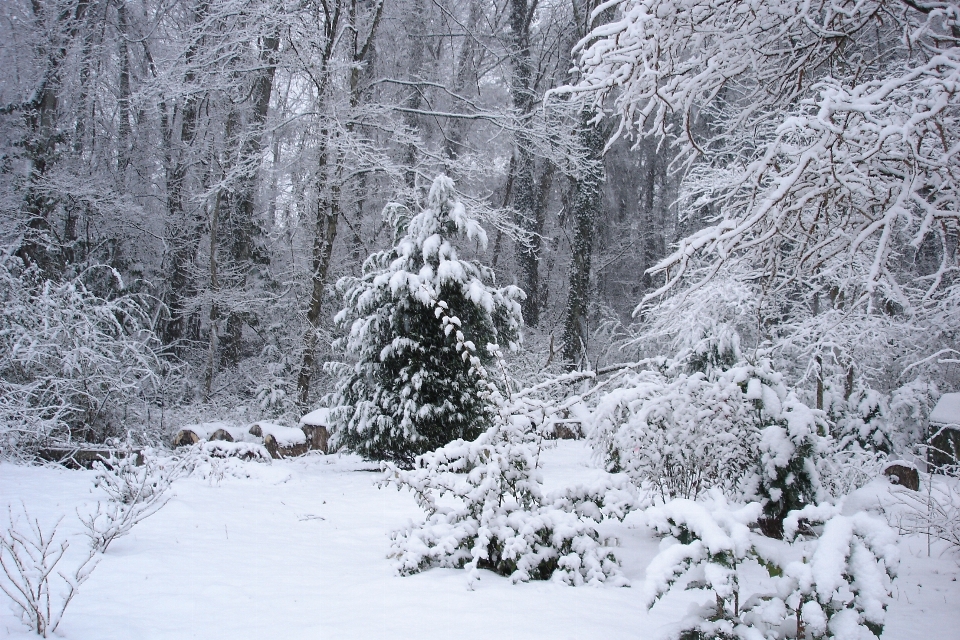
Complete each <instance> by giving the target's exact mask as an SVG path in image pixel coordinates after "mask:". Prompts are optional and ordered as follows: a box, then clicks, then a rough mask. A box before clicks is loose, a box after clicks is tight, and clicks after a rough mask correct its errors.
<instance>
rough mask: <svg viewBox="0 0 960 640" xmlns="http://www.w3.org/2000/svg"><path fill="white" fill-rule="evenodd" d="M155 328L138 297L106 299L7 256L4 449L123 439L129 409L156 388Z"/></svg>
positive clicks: (1, 394)
mask: <svg viewBox="0 0 960 640" xmlns="http://www.w3.org/2000/svg"><path fill="white" fill-rule="evenodd" d="M148 326H149V320H148V318H147V316H146V314H145V313H144V311H143V309H142V308H141V307H140V306H139V304H138V303H137V301H136V300H135V299H134V298H132V297H129V296H120V297H118V298H115V299H111V300H105V299H102V298H99V297H97V296H96V295H94V294H93V293H92V292H90V291H89V290H87V289H86V287H85V286H84V284H83V282H82V280H81V279H79V278H77V279H75V280H71V281H68V282H62V283H57V282H52V281H49V280H43V279H42V278H40V277H39V276H38V275H37V273H36V272H35V271H33V270H30V269H24V268H23V267H22V265H20V264H19V261H18V260H17V259H16V258H13V257H11V256H9V255H3V256H0V438H2V440H0V448H2V449H3V450H6V451H8V452H9V451H10V450H11V449H13V448H18V447H23V446H28V445H36V444H40V443H42V442H44V441H45V440H47V439H48V438H51V437H55V438H66V439H72V438H79V439H82V440H94V441H101V442H102V441H103V439H104V438H106V437H108V436H111V435H113V434H114V433H115V432H117V431H118V429H119V421H120V420H121V419H122V409H123V406H124V404H125V403H127V402H129V401H130V400H131V399H132V398H135V397H136V396H137V395H138V394H139V393H140V392H141V391H142V390H143V389H144V388H145V387H146V386H149V385H150V384H152V383H155V382H156V381H157V371H158V369H159V366H160V363H159V361H158V359H157V356H156V354H155V352H154V337H153V334H152V333H151V332H150V331H149V330H148V329H147V327H148Z"/></svg>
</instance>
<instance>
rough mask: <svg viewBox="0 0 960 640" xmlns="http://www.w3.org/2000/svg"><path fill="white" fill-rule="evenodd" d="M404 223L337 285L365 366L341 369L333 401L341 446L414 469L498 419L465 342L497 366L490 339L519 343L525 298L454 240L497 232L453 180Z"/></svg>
mask: <svg viewBox="0 0 960 640" xmlns="http://www.w3.org/2000/svg"><path fill="white" fill-rule="evenodd" d="M394 222H395V227H396V228H395V231H396V233H397V235H398V236H399V237H400V240H399V241H398V243H397V245H396V246H395V247H393V248H392V249H390V250H388V251H385V252H382V253H378V254H375V255H372V256H370V257H369V258H368V259H367V260H366V262H365V263H364V266H363V275H362V276H361V277H359V278H344V279H342V280H340V282H339V283H338V285H337V287H338V289H339V291H341V292H342V294H343V296H344V300H345V302H346V308H344V309H343V310H342V311H341V312H340V313H339V314H338V315H337V317H336V322H337V323H338V324H339V325H340V326H341V327H343V328H345V329H348V331H349V333H348V335H347V337H346V338H345V339H344V341H345V342H344V344H345V347H346V352H347V354H348V355H349V356H351V357H353V358H356V363H355V364H353V365H341V366H340V367H339V371H338V372H339V373H341V377H340V379H339V381H338V383H337V388H336V392H335V393H334V394H333V397H332V398H331V402H330V406H335V407H338V408H337V409H336V410H335V411H334V412H333V414H332V419H333V420H334V421H335V423H336V424H335V428H334V435H333V440H334V445H335V446H342V447H348V448H350V449H352V450H354V451H356V452H358V453H360V454H362V455H364V456H367V457H369V458H375V459H383V460H393V461H397V462H400V463H401V464H405V465H409V464H411V463H412V462H413V459H414V457H415V456H416V455H418V454H420V453H423V452H425V451H430V450H432V449H436V448H437V447H439V446H442V445H444V444H446V443H448V442H451V441H452V440H455V439H457V438H463V439H467V440H472V439H474V438H476V437H477V436H478V435H480V434H481V433H482V432H483V431H484V430H485V429H487V428H488V427H489V426H490V424H491V416H492V411H493V409H492V407H491V405H490V404H489V402H488V400H486V399H485V398H486V388H485V383H484V382H483V381H481V380H479V379H478V378H477V377H475V376H474V375H473V374H471V372H470V368H471V366H472V365H471V363H470V362H469V358H468V357H467V356H466V352H465V351H461V350H458V349H457V348H456V346H457V344H469V345H470V347H471V349H470V351H472V352H473V353H474V355H475V356H476V357H478V358H480V360H481V361H482V362H483V363H484V364H490V363H491V362H493V356H492V355H491V352H489V351H488V349H487V346H488V345H496V344H500V343H502V342H503V343H506V344H509V345H514V344H515V343H516V342H517V341H518V339H519V330H520V323H521V319H520V307H519V303H518V300H520V299H521V298H522V297H523V294H522V292H521V291H520V290H519V289H517V288H516V287H506V288H503V289H495V288H493V287H492V286H491V283H492V282H493V272H492V271H491V270H490V269H488V268H486V267H483V266H481V265H479V264H477V263H475V262H471V261H468V260H461V259H459V258H458V257H457V250H456V248H455V247H454V245H453V244H452V242H451V240H452V238H453V237H460V238H463V239H470V240H476V241H477V242H478V243H479V244H480V245H483V246H485V244H486V234H485V232H484V231H483V229H482V228H481V227H480V226H479V225H478V224H477V222H476V221H475V220H473V219H472V218H469V217H468V216H467V214H466V212H465V210H464V207H463V205H462V204H461V203H460V202H459V201H458V200H456V197H455V192H454V187H453V182H452V181H451V180H450V179H449V178H447V177H446V176H439V177H438V178H437V179H436V180H435V181H434V183H433V186H432V187H431V188H430V194H429V199H428V205H427V208H426V209H424V210H423V211H422V212H421V213H419V214H418V215H416V216H414V217H413V219H411V220H409V222H408V223H407V222H406V221H404V220H403V218H402V217H396V216H395V217H394ZM441 316H442V318H441ZM441 319H442V322H441ZM334 368H337V367H334ZM331 370H332V369H331Z"/></svg>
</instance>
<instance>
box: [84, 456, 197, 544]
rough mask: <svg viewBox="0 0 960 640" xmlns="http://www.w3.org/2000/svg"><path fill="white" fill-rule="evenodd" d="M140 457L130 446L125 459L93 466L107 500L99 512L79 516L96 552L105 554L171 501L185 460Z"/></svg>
mask: <svg viewBox="0 0 960 640" xmlns="http://www.w3.org/2000/svg"><path fill="white" fill-rule="evenodd" d="M137 458H138V455H137V454H136V453H135V452H134V451H133V450H132V449H131V448H130V447H127V449H126V451H125V455H124V456H122V457H116V456H113V455H111V456H110V458H108V459H106V460H104V461H103V462H97V463H94V469H95V470H96V473H97V478H96V480H95V481H94V486H96V487H98V488H100V489H102V490H103V491H104V493H106V494H107V501H106V503H102V502H97V508H96V511H94V512H93V513H90V514H88V515H86V516H82V515H81V516H80V521H81V522H82V523H83V525H84V527H85V528H86V534H87V537H89V538H90V545H91V547H92V548H93V550H94V551H97V552H100V553H103V552H105V551H106V550H107V547H109V546H110V543H111V542H113V541H114V540H115V539H117V538H120V537H122V536H125V535H127V534H128V533H130V530H131V529H133V527H134V526H135V525H136V524H137V523H139V522H140V521H141V520H145V519H146V518H149V517H150V516H152V515H153V514H155V513H156V512H157V511H159V510H160V509H162V508H163V506H164V505H166V504H167V501H168V500H169V495H168V494H167V491H168V490H169V489H170V485H171V484H172V483H173V481H174V480H175V479H176V478H177V477H178V476H179V475H180V474H181V473H182V472H183V463H182V461H179V460H175V459H173V458H161V457H159V456H157V455H156V454H155V453H154V452H153V451H152V450H150V449H144V450H143V451H142V452H140V454H139V460H138V459H137Z"/></svg>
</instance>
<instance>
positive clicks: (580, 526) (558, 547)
mask: <svg viewBox="0 0 960 640" xmlns="http://www.w3.org/2000/svg"><path fill="white" fill-rule="evenodd" d="M538 439H539V438H538V436H536V435H535V433H534V429H533V428H532V425H531V424H530V422H529V419H527V418H525V417H522V416H517V417H515V418H512V419H510V420H509V421H507V422H505V423H503V424H498V425H495V426H494V427H492V428H491V429H489V430H487V431H486V432H484V433H483V434H482V435H481V436H480V437H479V438H477V440H475V441H474V442H464V441H462V440H458V441H455V442H452V443H450V444H448V445H446V446H445V447H442V448H440V449H438V450H437V451H434V452H432V453H428V454H424V455H422V456H420V457H419V458H418V459H417V466H416V467H415V468H414V469H412V470H401V469H399V468H397V467H396V466H394V465H388V466H387V469H388V472H389V476H388V479H387V482H388V483H392V484H395V485H396V486H397V487H398V488H408V489H410V490H411V491H413V493H414V495H415V496H416V499H417V502H418V504H419V505H420V507H421V508H422V509H423V510H424V511H426V513H427V518H426V521H425V522H423V523H421V524H417V525H413V524H411V526H409V527H408V528H406V529H404V530H402V531H399V532H397V533H395V534H394V540H393V550H392V552H391V556H392V557H394V558H395V559H396V562H397V569H398V571H399V572H400V573H401V574H410V573H415V572H418V571H422V570H424V569H426V568H429V567H433V566H438V567H456V568H466V569H467V570H468V572H469V573H468V575H469V581H470V584H471V585H472V584H473V583H474V582H475V581H477V580H479V570H480V569H490V570H492V571H495V572H496V573H499V574H500V575H505V576H510V578H511V579H512V580H513V581H515V582H517V581H527V580H546V579H553V580H558V581H561V582H565V583H567V584H571V585H580V584H595V583H599V582H612V583H613V584H626V581H625V579H624V578H623V577H622V576H621V574H620V571H619V565H618V563H617V560H616V558H615V557H614V555H613V541H612V540H607V539H604V538H602V537H601V536H600V534H599V532H598V531H597V528H596V524H597V523H598V522H600V521H601V520H603V519H605V518H617V519H623V517H624V516H625V515H626V514H627V512H628V511H629V510H630V509H631V508H632V507H633V506H634V505H635V501H636V497H635V493H634V492H633V491H632V490H631V488H630V486H629V483H623V484H621V485H614V484H609V483H607V484H601V485H598V486H596V487H584V486H577V487H573V488H571V489H568V490H566V491H560V492H557V493H552V494H545V493H544V492H543V490H542V482H541V478H540V472H539V470H538V455H539V451H540V443H539V442H538Z"/></svg>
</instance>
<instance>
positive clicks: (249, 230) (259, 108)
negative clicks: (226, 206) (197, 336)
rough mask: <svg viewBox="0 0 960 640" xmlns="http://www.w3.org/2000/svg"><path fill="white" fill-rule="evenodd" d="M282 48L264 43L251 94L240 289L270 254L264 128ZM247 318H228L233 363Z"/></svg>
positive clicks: (236, 212)
mask: <svg viewBox="0 0 960 640" xmlns="http://www.w3.org/2000/svg"><path fill="white" fill-rule="evenodd" d="M279 48H280V38H279V36H278V35H276V34H274V35H270V36H266V37H264V38H262V39H261V41H260V56H259V57H260V62H261V64H262V65H264V67H263V69H262V70H261V71H260V72H259V73H258V74H257V75H256V78H255V80H254V82H253V88H252V91H251V94H250V100H251V102H252V103H253V104H252V107H253V108H252V112H251V116H250V117H251V127H252V131H251V132H250V133H249V134H248V136H247V138H246V140H245V142H244V144H243V147H242V148H241V150H240V157H239V162H240V165H241V167H242V172H241V175H240V179H239V180H240V184H239V186H238V188H237V192H238V198H237V205H236V207H235V208H232V210H231V216H232V217H233V220H232V223H233V224H232V242H231V245H230V259H231V261H232V262H233V265H234V267H235V268H239V270H240V273H241V276H240V277H241V281H240V282H239V283H237V286H239V287H242V288H246V285H247V276H248V274H249V272H250V270H251V269H252V267H253V265H254V264H256V263H266V262H267V261H268V258H267V257H266V252H264V251H262V250H260V251H258V250H257V242H256V237H257V235H258V234H257V231H258V225H257V223H256V199H257V187H258V182H259V180H258V179H259V176H260V155H261V153H262V152H263V128H264V124H265V123H266V121H267V113H268V112H269V109H270V97H271V95H272V94H273V81H274V77H275V75H276V69H277V52H278V51H279ZM243 324H244V318H243V316H242V315H241V314H239V313H236V312H232V313H230V315H229V316H228V317H227V328H226V334H225V335H224V340H223V352H224V356H225V357H226V358H227V360H229V361H230V362H236V361H237V360H239V358H240V355H241V349H242V338H243Z"/></svg>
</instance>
